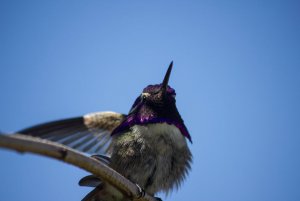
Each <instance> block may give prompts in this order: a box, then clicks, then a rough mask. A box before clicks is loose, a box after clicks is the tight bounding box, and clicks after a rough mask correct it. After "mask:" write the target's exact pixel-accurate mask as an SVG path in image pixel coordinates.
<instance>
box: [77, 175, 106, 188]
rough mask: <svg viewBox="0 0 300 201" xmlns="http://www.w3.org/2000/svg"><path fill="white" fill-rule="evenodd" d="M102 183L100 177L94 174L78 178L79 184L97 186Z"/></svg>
mask: <svg viewBox="0 0 300 201" xmlns="http://www.w3.org/2000/svg"><path fill="white" fill-rule="evenodd" d="M101 183H102V181H101V179H99V178H98V177H96V176H94V175H88V176H85V177H83V178H82V179H80V181H79V186H88V187H97V186H99V185H100V184H101Z"/></svg>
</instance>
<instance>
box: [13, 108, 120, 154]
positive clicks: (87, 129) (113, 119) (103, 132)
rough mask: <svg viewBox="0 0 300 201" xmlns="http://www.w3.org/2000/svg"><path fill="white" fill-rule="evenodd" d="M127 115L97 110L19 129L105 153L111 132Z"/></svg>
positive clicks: (89, 150) (90, 151)
mask: <svg viewBox="0 0 300 201" xmlns="http://www.w3.org/2000/svg"><path fill="white" fill-rule="evenodd" d="M124 118H125V115H123V114H120V113H116V112H95V113H90V114H87V115H84V116H82V117H75V118H70V119H63V120H58V121H53V122H48V123H44V124H39V125H36V126H33V127H30V128H26V129H23V130H20V131H18V132H17V133H21V134H24V135H31V136H35V137H40V138H43V139H48V140H51V141H54V142H58V143H61V144H64V145H66V146H69V147H72V148H74V149H77V150H79V151H82V152H87V153H90V154H95V153H96V154H99V153H105V152H106V148H107V147H108V145H109V143H110V134H111V132H112V131H113V130H114V129H115V128H116V127H117V126H118V125H119V124H120V123H121V122H122V121H123V120H124Z"/></svg>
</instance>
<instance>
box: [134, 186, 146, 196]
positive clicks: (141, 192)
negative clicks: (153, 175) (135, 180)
mask: <svg viewBox="0 0 300 201" xmlns="http://www.w3.org/2000/svg"><path fill="white" fill-rule="evenodd" d="M135 185H136V187H137V188H138V194H139V195H138V197H137V199H139V198H142V197H144V196H145V190H144V189H142V188H141V187H140V186H139V185H138V184H135Z"/></svg>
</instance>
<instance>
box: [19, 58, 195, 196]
mask: <svg viewBox="0 0 300 201" xmlns="http://www.w3.org/2000/svg"><path fill="white" fill-rule="evenodd" d="M172 67H173V61H172V62H171V63H170V65H169V67H168V69H167V72H166V74H165V76H164V79H163V82H162V83H161V84H155V85H148V86H147V87H146V88H144V89H143V91H142V93H141V94H140V95H139V96H138V97H137V98H136V100H135V101H134V103H133V105H132V107H131V109H130V111H129V113H128V114H121V113H117V112H110V111H107V112H94V113H89V114H86V115H84V116H81V117H75V118H69V119H64V120H57V121H53V122H49V123H43V124H39V125H37V126H33V127H29V128H26V129H23V130H21V131H19V132H18V133H21V134H25V135H31V136H35V137H40V138H43V139H48V140H51V141H55V142H58V143H61V144H64V145H66V146H69V147H71V148H74V149H76V150H79V151H81V152H86V153H89V154H94V155H93V156H92V157H94V158H96V159H97V160H100V161H102V162H105V163H106V164H107V165H108V166H110V167H111V168H113V169H114V170H116V171H117V172H119V173H120V174H122V175H123V176H124V177H126V178H127V179H129V180H130V181H132V182H133V183H136V184H137V186H138V187H139V189H140V193H141V196H142V195H143V193H144V192H146V193H148V194H149V195H152V196H155V194H156V193H158V192H165V193H169V192H170V191H172V190H173V189H178V187H179V186H180V185H181V183H182V182H183V180H184V179H185V177H186V176H187V173H188V171H189V170H190V168H191V162H192V154H191V152H190V150H189V148H188V145H187V141H190V142H192V139H191V136H190V134H189V131H188V129H187V128H186V126H185V124H184V121H183V119H182V118H181V115H180V114H179V112H178V110H177V107H176V99H175V96H176V92H175V90H174V89H173V88H171V87H170V86H169V85H168V82H169V78H170V74H171V71H172ZM79 185H81V186H89V187H94V190H92V191H91V192H90V193H89V194H87V195H86V196H85V197H84V198H83V199H82V201H129V200H131V199H130V198H128V197H126V196H125V195H123V194H122V193H121V192H120V191H119V190H117V189H116V188H114V187H113V186H112V185H110V184H108V183H107V182H105V181H101V179H100V178H97V177H96V176H94V175H89V176H86V177H84V178H82V179H81V180H80V181H79ZM157 199H158V200H160V199H159V198H157Z"/></svg>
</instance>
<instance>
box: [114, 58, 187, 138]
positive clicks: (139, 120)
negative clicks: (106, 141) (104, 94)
mask: <svg viewBox="0 0 300 201" xmlns="http://www.w3.org/2000/svg"><path fill="white" fill-rule="evenodd" d="M172 67H173V62H171V63H170V65H169V68H168V70H167V72H166V75H165V77H164V79H163V82H162V83H161V84H156V85H148V86H147V87H146V88H144V90H143V92H142V93H141V94H140V95H139V96H138V97H137V98H136V100H135V102H134V104H133V105H132V107H131V109H130V111H129V114H128V115H127V117H126V118H125V120H124V121H123V122H122V123H121V124H120V125H119V126H118V127H117V128H116V129H115V130H114V131H113V133H112V134H115V133H118V132H120V131H123V130H126V129H129V128H130V127H131V126H133V125H144V124H150V123H167V124H171V125H174V126H176V127H177V128H178V129H179V130H180V131H181V133H182V134H183V135H184V136H185V137H187V138H188V139H189V140H190V141H191V137H190V134H189V132H188V130H187V128H186V127H185V125H184V122H183V120H182V118H181V116H180V114H179V112H178V110H177V107H176V99H175V96H176V93H175V90H174V89H173V88H171V87H170V86H169V85H168V82H169V78H170V75H171V71H172Z"/></svg>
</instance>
